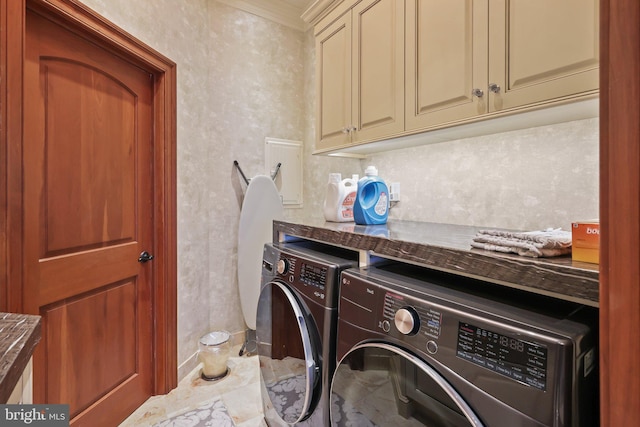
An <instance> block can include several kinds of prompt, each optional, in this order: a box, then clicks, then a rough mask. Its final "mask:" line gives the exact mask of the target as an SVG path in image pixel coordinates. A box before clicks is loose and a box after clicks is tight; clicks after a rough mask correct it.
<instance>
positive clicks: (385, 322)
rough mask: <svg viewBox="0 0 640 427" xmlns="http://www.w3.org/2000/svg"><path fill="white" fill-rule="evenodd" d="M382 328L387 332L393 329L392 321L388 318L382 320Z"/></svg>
mask: <svg viewBox="0 0 640 427" xmlns="http://www.w3.org/2000/svg"><path fill="white" fill-rule="evenodd" d="M382 330H383V331H385V332H389V331H390V330H391V323H389V321H388V320H383V321H382Z"/></svg>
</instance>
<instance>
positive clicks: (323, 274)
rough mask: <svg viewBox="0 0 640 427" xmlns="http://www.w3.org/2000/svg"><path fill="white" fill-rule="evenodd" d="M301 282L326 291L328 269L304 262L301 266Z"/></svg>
mask: <svg viewBox="0 0 640 427" xmlns="http://www.w3.org/2000/svg"><path fill="white" fill-rule="evenodd" d="M300 281H301V282H302V283H305V284H307V285H311V286H315V287H317V288H320V289H324V285H325V282H326V281H327V268H326V267H318V266H316V265H313V264H308V263H306V262H303V263H302V265H301V266H300Z"/></svg>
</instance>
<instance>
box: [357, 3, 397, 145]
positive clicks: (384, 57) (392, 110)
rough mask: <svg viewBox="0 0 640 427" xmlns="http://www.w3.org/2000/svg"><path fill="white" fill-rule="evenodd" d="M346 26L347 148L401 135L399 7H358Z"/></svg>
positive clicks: (370, 4) (369, 5) (386, 5)
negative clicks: (348, 36) (349, 51)
mask: <svg viewBox="0 0 640 427" xmlns="http://www.w3.org/2000/svg"><path fill="white" fill-rule="evenodd" d="M351 23H352V26H353V31H352V66H351V68H352V77H351V78H352V83H351V104H352V113H351V117H352V118H351V123H352V124H353V126H354V129H353V131H352V135H351V142H352V143H360V142H367V141H373V140H379V139H383V138H388V137H390V136H395V135H397V134H398V133H401V132H402V131H403V130H404V2H402V1H396V0H368V1H363V2H360V3H358V4H357V5H356V6H355V7H354V8H353V9H352V14H351Z"/></svg>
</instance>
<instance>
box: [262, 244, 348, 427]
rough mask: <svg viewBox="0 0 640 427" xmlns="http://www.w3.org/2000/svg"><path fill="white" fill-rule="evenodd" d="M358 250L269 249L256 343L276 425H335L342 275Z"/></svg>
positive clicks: (268, 414)
mask: <svg viewBox="0 0 640 427" xmlns="http://www.w3.org/2000/svg"><path fill="white" fill-rule="evenodd" d="M357 259H358V253H357V252H355V251H348V250H341V249H339V248H336V247H329V246H326V245H322V244H319V243H315V242H295V243H280V244H266V245H265V246H264V256H263V266H262V268H263V274H262V277H263V282H264V283H263V286H262V289H261V291H260V297H259V299H258V313H257V316H256V317H257V321H256V325H257V327H256V341H257V344H258V357H259V361H260V375H261V389H262V390H261V393H262V401H263V408H264V414H265V420H266V421H267V423H268V424H269V425H270V426H272V427H273V426H282V425H285V426H286V425H308V426H311V427H321V426H328V425H329V382H330V380H331V376H332V374H333V371H334V370H335V365H336V349H335V332H336V326H337V315H338V311H337V309H338V280H339V276H340V272H341V271H342V270H344V269H346V268H350V267H355V266H357V265H358V261H357Z"/></svg>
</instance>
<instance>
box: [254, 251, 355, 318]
mask: <svg viewBox="0 0 640 427" xmlns="http://www.w3.org/2000/svg"><path fill="white" fill-rule="evenodd" d="M273 247H274V248H275V249H276V250H277V256H276V258H275V259H274V260H273V263H274V268H273V270H274V273H275V274H274V278H276V279H278V280H281V281H283V282H284V283H287V284H289V285H291V286H292V287H293V288H295V289H296V290H297V291H298V292H300V293H301V294H303V295H305V296H306V297H308V298H310V299H311V300H312V301H314V302H315V303H317V304H319V305H322V306H325V307H329V308H335V307H336V305H337V303H338V301H337V294H338V292H337V289H335V288H336V284H337V281H338V276H339V273H340V271H342V270H344V269H346V268H350V267H354V266H355V265H357V261H355V260H349V259H346V258H342V257H339V256H336V255H334V254H327V253H324V252H321V251H319V250H317V249H314V247H313V246H310V245H306V246H305V245H300V244H281V245H278V246H273ZM263 264H264V262H263Z"/></svg>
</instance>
